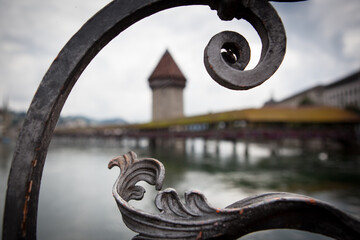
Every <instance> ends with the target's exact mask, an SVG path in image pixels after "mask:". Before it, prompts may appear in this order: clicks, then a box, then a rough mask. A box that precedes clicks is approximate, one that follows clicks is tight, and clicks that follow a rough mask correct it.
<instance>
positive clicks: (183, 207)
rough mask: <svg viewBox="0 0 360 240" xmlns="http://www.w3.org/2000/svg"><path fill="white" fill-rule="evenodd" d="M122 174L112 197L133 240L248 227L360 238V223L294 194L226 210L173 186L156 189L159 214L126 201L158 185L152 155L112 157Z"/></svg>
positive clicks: (231, 233) (217, 234) (234, 234)
mask: <svg viewBox="0 0 360 240" xmlns="http://www.w3.org/2000/svg"><path fill="white" fill-rule="evenodd" d="M114 166H117V167H119V168H120V170H121V171H120V175H119V177H118V179H117V180H116V182H115V184H114V187H113V196H114V198H115V200H116V203H117V205H118V208H119V210H120V212H121V214H122V217H123V221H124V222H125V224H126V225H127V226H128V227H129V228H130V229H131V230H133V231H135V232H137V233H139V235H138V236H136V237H134V239H147V240H151V239H237V238H239V237H241V236H244V235H246V234H248V233H251V232H256V231H260V230H266V229H275V228H291V229H298V230H305V231H309V232H314V233H320V234H323V235H326V236H329V237H333V238H335V239H343V240H351V239H359V237H360V222H359V221H358V220H356V219H355V218H353V217H352V216H350V215H347V214H345V213H343V212H341V211H340V210H338V209H336V208H334V207H332V206H331V205H329V204H327V203H325V202H322V201H319V200H315V199H313V198H310V197H307V196H302V195H298V194H292V193H266V194H261V195H257V196H252V197H249V198H246V199H243V200H241V201H238V202H236V203H234V204H232V205H230V206H228V207H226V208H225V209H219V208H214V207H212V206H210V204H209V203H208V202H207V200H206V197H205V196H204V195H203V194H202V193H200V192H198V191H189V192H186V193H185V204H184V203H182V201H181V200H180V197H179V196H178V194H177V192H176V191H175V190H174V189H171V188H168V189H165V190H163V191H160V192H159V193H158V194H157V196H156V198H155V205H156V207H157V208H158V210H159V211H160V213H159V214H151V213H146V212H143V211H141V210H138V209H135V208H133V207H132V206H131V205H130V204H129V203H128V201H129V200H141V199H142V198H143V196H144V193H145V190H144V188H143V187H141V186H138V185H136V183H137V182H139V181H145V182H147V183H149V184H151V185H155V187H156V189H157V190H160V189H161V186H162V182H163V180H164V177H165V169H164V166H163V165H162V163H161V162H159V161H158V160H156V159H152V158H143V159H138V158H137V156H136V154H135V153H134V152H129V153H127V154H125V155H123V156H120V157H117V158H114V159H113V160H111V161H110V163H109V168H112V167H114Z"/></svg>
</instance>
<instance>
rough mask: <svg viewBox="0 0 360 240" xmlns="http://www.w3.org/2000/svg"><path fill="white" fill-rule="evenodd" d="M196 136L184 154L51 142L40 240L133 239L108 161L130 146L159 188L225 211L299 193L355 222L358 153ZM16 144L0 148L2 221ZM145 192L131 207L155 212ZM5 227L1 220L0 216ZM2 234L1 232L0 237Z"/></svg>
mask: <svg viewBox="0 0 360 240" xmlns="http://www.w3.org/2000/svg"><path fill="white" fill-rule="evenodd" d="M204 144H205V142H204V141H202V140H201V139H196V140H187V141H186V145H185V150H184V151H181V152H177V151H174V149H171V148H157V149H156V150H150V149H149V148H148V147H147V143H146V141H141V142H140V144H134V142H133V141H125V142H124V141H123V142H118V141H114V140H94V139H88V140H70V139H54V140H53V141H52V143H51V145H50V148H49V152H48V156H47V160H46V163H45V169H44V173H43V178H42V185H41V191H40V201H39V212H38V239H44V240H48V239H72V240H76V239H87V240H91V239H131V238H132V237H133V236H135V235H136V234H135V233H133V232H132V231H130V230H129V229H127V228H126V226H125V225H124V224H123V222H122V219H121V215H120V212H119V211H118V209H117V206H116V203H115V201H114V199H113V197H112V194H111V190H112V186H113V184H114V182H115V180H116V178H117V176H118V174H119V169H117V168H114V169H112V170H109V169H107V164H108V162H109V161H110V160H111V159H112V158H114V157H116V156H118V155H122V154H124V153H126V152H128V151H129V150H130V149H131V150H133V151H135V152H136V153H137V154H138V157H139V158H140V157H153V158H156V159H158V160H160V161H162V162H163V164H164V166H165V169H166V176H165V181H164V185H163V189H164V188H167V187H171V188H175V189H176V190H177V192H178V193H179V195H183V193H184V192H185V191H187V190H192V189H197V190H199V191H201V192H202V193H204V195H205V196H206V197H207V199H208V201H209V202H210V204H211V205H212V206H214V207H219V208H223V207H226V206H228V205H230V204H232V203H233V202H236V201H238V200H240V199H242V198H245V197H248V196H251V195H255V194H259V193H265V192H273V191H277V192H279V191H286V192H294V193H299V194H304V195H308V196H311V197H313V198H317V199H319V200H323V201H326V202H329V203H330V204H332V205H334V206H336V207H337V208H340V209H341V210H343V211H345V212H348V213H350V214H352V215H355V216H357V217H360V156H359V154H355V153H348V152H341V151H335V152H310V151H303V150H301V149H297V148H281V149H276V150H277V151H276V152H277V154H276V155H274V151H272V150H274V148H273V146H269V145H265V144H255V143H252V144H250V145H249V148H248V154H245V144H243V143H241V142H238V143H236V144H235V145H234V144H233V143H231V142H226V141H221V142H220V143H219V147H218V150H217V147H216V143H215V142H211V141H209V142H207V145H206V148H205V147H204V146H205V145H204ZM13 148H14V147H13V145H11V144H10V145H9V144H7V145H4V144H2V145H0V216H2V214H3V206H4V198H5V191H6V182H7V176H8V171H9V168H10V165H11V158H12V152H13ZM141 184H142V186H144V187H145V188H146V191H147V192H146V194H145V198H144V199H143V200H141V201H140V202H135V201H131V202H130V203H131V204H132V205H134V206H135V207H137V208H140V209H142V210H145V211H149V212H156V211H157V210H156V208H155V206H154V203H153V199H154V198H155V195H156V191H155V189H154V188H153V187H152V186H149V185H147V184H145V183H141ZM0 223H1V225H2V219H0ZM1 231H2V230H0V232H1ZM241 239H247V240H249V239H270V240H271V239H304V240H305V239H314V240H315V239H319V240H321V239H329V238H327V237H324V236H321V235H317V234H311V233H307V232H302V231H294V230H271V231H262V232H257V233H253V234H249V235H247V236H245V237H243V238H241Z"/></svg>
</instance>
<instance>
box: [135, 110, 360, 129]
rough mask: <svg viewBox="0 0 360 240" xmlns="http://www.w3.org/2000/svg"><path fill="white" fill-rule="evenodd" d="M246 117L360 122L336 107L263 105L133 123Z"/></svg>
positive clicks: (151, 125) (155, 124)
mask: <svg viewBox="0 0 360 240" xmlns="http://www.w3.org/2000/svg"><path fill="white" fill-rule="evenodd" d="M237 120H239V121H241V120H243V121H246V122H249V123H251V122H253V123H360V116H359V115H357V114H355V113H352V112H349V111H346V110H343V109H339V108H334V107H299V108H285V107H263V108H258V109H244V110H235V111H228V112H220V113H212V114H205V115H198V116H192V117H184V118H178V119H171V120H166V121H157V122H150V123H144V124H136V125H133V126H134V127H137V128H165V127H170V126H175V125H190V124H201V123H216V122H231V121H237Z"/></svg>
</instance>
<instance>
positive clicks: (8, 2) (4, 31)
mask: <svg viewBox="0 0 360 240" xmlns="http://www.w3.org/2000/svg"><path fill="white" fill-rule="evenodd" d="M108 2H110V1H109V0H86V1H85V0H61V1H59V0H46V1H43V0H0V6H1V8H0V101H1V102H3V101H4V100H6V99H8V101H9V106H10V108H12V109H13V110H17V111H26V110H27V108H28V106H29V104H30V102H31V99H32V97H33V95H34V93H35V91H36V89H37V87H38V85H39V83H40V81H41V79H42V77H43V75H44V74H45V72H46V71H47V69H48V68H49V66H50V64H51V62H52V61H53V59H54V58H55V56H56V55H57V53H58V52H59V51H60V49H61V48H62V47H63V46H64V45H65V44H66V42H67V41H68V40H69V39H70V38H71V36H72V35H73V34H74V33H75V32H76V31H77V30H78V29H79V28H80V27H81V26H82V25H83V24H84V23H85V22H86V20H87V19H89V18H90V17H91V16H92V15H94V14H95V13H96V12H97V11H98V10H100V9H101V8H102V7H103V6H105V5H106V4H107V3H108ZM273 5H274V6H275V8H276V9H277V11H278V13H279V15H280V17H281V18H282V20H283V23H284V25H285V29H286V32H287V40H288V42H287V53H286V56H285V59H284V61H283V63H282V65H281V66H280V68H279V70H278V71H277V72H276V73H275V74H274V75H273V77H272V78H270V79H269V80H268V81H266V82H265V83H264V84H262V85H260V86H258V87H256V88H254V89H251V90H248V91H234V90H229V89H225V88H223V87H221V86H220V85H218V84H217V83H216V82H215V81H213V80H212V79H211V78H210V76H209V75H208V74H207V72H206V70H205V67H204V65H203V51H204V48H205V46H206V45H207V43H208V41H209V40H210V38H211V37H212V36H213V35H215V34H216V33H218V32H221V31H224V30H232V31H236V32H239V33H241V34H242V35H244V36H245V38H246V39H247V40H248V41H249V44H250V46H251V51H252V59H251V62H250V65H249V68H251V67H254V66H255V65H256V63H257V60H258V58H259V55H260V47H261V42H260V39H259V37H258V36H257V34H256V32H255V30H254V29H253V28H252V27H251V26H250V25H249V24H248V23H247V22H245V21H238V20H234V21H231V22H223V21H221V20H220V19H219V18H218V17H217V15H216V12H215V11H212V10H210V8H209V7H206V6H190V7H180V8H175V9H170V10H166V11H164V12H161V13H157V14H155V15H153V16H150V17H148V18H146V19H143V20H141V21H140V22H138V23H136V24H135V25H133V26H131V27H130V28H129V29H127V30H125V31H124V32H123V33H121V34H120V35H119V36H118V37H117V38H115V39H114V40H113V41H112V42H110V44H108V45H107V46H106V47H105V48H104V49H103V50H102V51H101V52H100V53H99V54H98V55H97V56H96V57H95V59H94V60H93V61H92V62H91V63H90V65H89V66H88V67H87V69H86V70H85V71H84V73H83V74H82V75H81V77H80V79H79V80H78V83H77V84H76V85H75V87H74V89H73V91H72V92H71V94H70V96H69V98H68V101H67V102H66V104H65V107H64V109H63V111H62V115H85V116H89V117H94V118H97V119H105V118H113V117H122V118H124V119H125V120H127V121H131V122H144V121H149V120H150V119H151V91H150V88H149V86H148V82H147V78H148V77H149V75H150V74H151V72H152V70H153V69H154V68H155V66H156V64H157V63H158V61H159V59H160V57H161V56H162V55H163V53H164V52H165V50H166V49H168V50H169V51H170V53H171V54H172V56H173V58H174V59H175V61H176V62H177V63H178V65H179V67H180V69H181V70H182V72H183V73H184V75H185V77H186V78H187V86H186V88H185V92H184V99H185V104H184V107H185V109H184V110H185V114H186V115H195V114H203V113H209V112H217V111H227V110H233V109H242V108H249V107H260V106H262V104H263V103H264V102H265V101H267V100H269V98H270V96H273V97H274V98H275V100H280V99H282V98H284V97H287V96H289V95H291V94H294V93H297V92H299V91H302V90H304V89H306V88H308V87H312V86H315V85H318V84H327V83H330V82H333V81H335V80H337V79H339V78H342V77H345V76H347V75H349V74H351V73H353V72H355V71H358V70H359V69H360V14H359V12H360V1H359V0H346V1H344V0H310V1H307V2H298V3H273ZM1 105H2V104H1ZM1 105H0V106H1Z"/></svg>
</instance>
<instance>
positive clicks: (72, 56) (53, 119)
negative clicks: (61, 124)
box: [3, 0, 291, 240]
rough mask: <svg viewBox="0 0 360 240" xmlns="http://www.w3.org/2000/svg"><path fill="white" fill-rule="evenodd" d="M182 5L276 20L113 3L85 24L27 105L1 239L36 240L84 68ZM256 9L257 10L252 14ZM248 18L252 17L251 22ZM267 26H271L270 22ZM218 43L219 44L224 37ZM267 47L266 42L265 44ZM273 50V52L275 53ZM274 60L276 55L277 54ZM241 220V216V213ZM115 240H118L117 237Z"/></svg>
mask: <svg viewBox="0 0 360 240" xmlns="http://www.w3.org/2000/svg"><path fill="white" fill-rule="evenodd" d="M290 1H291V0H290ZM248 4H250V5H248ZM185 5H208V6H211V8H212V9H216V10H218V15H219V16H220V17H221V18H222V19H229V18H232V17H236V18H242V17H243V18H245V19H247V20H250V21H253V22H254V23H255V24H258V23H264V24H265V22H266V21H267V20H266V18H265V19H262V17H264V16H263V15H261V12H260V13H259V12H258V13H257V11H270V12H271V13H272V16H275V18H277V14H276V12H275V10H273V9H272V7H271V6H270V5H269V4H268V3H267V1H266V0H249V1H245V0H244V1H232V0H193V1H192V0H137V1H127V0H115V1H113V2H111V3H110V4H108V5H107V6H106V7H104V8H103V9H102V10H100V11H99V12H98V13H97V14H96V15H95V16H94V17H92V18H91V19H90V20H89V21H88V22H86V23H85V24H84V26H83V27H82V28H81V29H80V30H79V31H78V32H77V33H76V34H75V35H74V36H73V37H72V38H71V39H70V40H69V42H68V43H67V44H66V45H65V46H64V48H63V49H62V50H61V51H60V53H59V55H58V56H57V57H56V58H55V60H54V62H53V63H52V65H51V66H50V68H49V70H48V71H47V73H46V74H45V76H44V78H43V79H42V81H41V83H40V86H39V87H38V90H37V92H36V94H35V96H34V98H33V100H32V103H31V105H30V108H29V110H28V112H27V116H26V119H25V122H24V125H23V127H22V130H21V132H20V135H19V138H18V141H17V145H16V149H15V153H14V158H13V162H12V166H11V170H10V174H9V180H8V188H7V194H6V202H5V211H4V224H3V239H6V240H8V239H36V222H37V208H38V198H39V189H40V182H41V176H42V171H43V167H44V163H45V159H46V154H47V150H48V146H49V143H50V140H51V137H52V134H53V131H54V128H55V125H56V123H57V120H58V118H59V115H60V112H61V109H62V107H63V105H64V103H65V101H66V99H67V97H68V95H69V93H70V91H71V89H72V87H73V86H74V84H75V83H76V81H77V79H78V78H79V76H80V75H81V73H82V72H83V70H84V69H85V68H86V66H87V65H88V64H89V62H90V61H91V60H92V59H93V58H94V57H95V56H96V54H97V53H98V52H99V51H100V50H101V49H102V48H103V47H104V46H105V45H106V44H107V43H109V42H110V41H111V40H112V39H113V38H114V37H116V36H117V35H118V34H119V33H121V32H122V31H123V30H125V29H126V28H128V27H129V26H131V25H132V24H133V23H135V22H137V21H139V20H141V19H143V18H145V17H147V16H149V15H151V14H154V13H156V12H159V11H161V10H165V9H168V8H172V7H177V6H185ZM234 6H237V7H236V8H235V9H236V11H235V12H233V11H232V10H231V9H233V7H234ZM256 6H260V9H257V8H256ZM268 9H271V10H268ZM238 10H241V11H240V13H241V14H240V13H238V12H237V11H238ZM242 14H244V15H242ZM251 16H254V18H255V20H254V19H252V17H251ZM256 16H259V17H260V19H256ZM272 21H273V20H270V22H272ZM274 22H275V23H276V24H277V25H278V24H280V23H281V21H279V19H277V20H274ZM265 25H266V24H265ZM269 27H272V26H269ZM255 28H256V29H257V31H258V32H259V34H261V35H262V34H263V33H262V30H259V28H258V26H255ZM266 28H267V25H266V26H265V29H264V31H265V30H267V31H268V30H269V29H266ZM281 28H282V26H281ZM260 29H262V28H260ZM266 33H267V32H266V31H265V33H264V34H265V36H264V37H265V38H263V37H262V36H260V37H261V39H262V41H263V44H264V43H265V45H266V44H269V46H270V45H271V44H272V42H271V41H269V40H266V38H267V35H266ZM269 33H270V34H271V30H269ZM280 35H281V37H280V41H279V42H276V43H274V44H275V45H277V44H279V47H280V48H279V49H280V50H281V51H280V52H281V53H282V48H283V47H284V44H283V40H284V39H283V37H284V36H282V34H280ZM221 36H222V35H221ZM221 38H222V39H223V37H221ZM264 39H265V40H264ZM225 40H226V39H225ZM266 41H269V42H268V43H267V42H266ZM234 46H235V47H236V48H237V47H238V46H237V45H236V44H226V45H225V47H226V49H225V50H226V51H227V53H226V54H225V55H227V56H230V57H231V56H234V54H235V56H236V57H237V58H238V56H237V53H236V48H234ZM221 47H223V46H221ZM208 49H209V51H208V52H207V53H206V56H207V58H209V59H210V58H212V53H211V52H212V51H214V50H215V51H216V49H215V48H213V47H212V44H210V45H209V47H208ZM263 49H268V46H263ZM270 49H272V48H270ZM274 49H275V50H276V49H278V48H276V47H275V48H274ZM226 51H225V52H226ZM214 54H218V55H219V54H220V56H221V51H220V52H215V53H214ZM268 54H269V55H268ZM276 54H278V53H277V50H276V53H275V55H276ZM239 56H240V55H239ZM268 56H272V54H270V53H263V55H262V61H261V62H260V63H259V65H258V66H260V65H261V63H262V62H264V61H265V60H267V58H268ZM276 56H277V55H276ZM225 58H226V57H225ZM239 59H242V57H239ZM279 61H280V60H279ZM279 61H278V62H279ZM230 62H231V58H230ZM280 62H281V61H280ZM216 64H217V63H216ZM275 65H277V64H275ZM240 69H241V68H240ZM255 69H259V68H255ZM256 71H258V70H256ZM264 71H266V72H269V71H270V70H267V69H264ZM271 71H272V70H271ZM271 71H270V72H271ZM245 72H246V71H245ZM220 73H221V74H224V71H223V70H221V71H219V74H220ZM211 74H212V76H213V77H214V76H215V75H216V74H217V70H215V71H214V72H213V73H211ZM219 76H220V75H219ZM255 77H257V75H255ZM215 80H217V81H218V82H223V85H226V86H227V87H230V88H234V89H245V88H249V87H252V86H255V85H257V84H260V83H261V82H262V81H263V78H261V79H260V80H255V82H252V80H245V81H244V80H239V81H238V80H236V81H233V79H230V80H229V79H227V78H221V79H220V78H217V77H216V76H215ZM244 82H245V84H244ZM69 167H70V166H69ZM135 190H136V191H134V193H135V194H137V189H135ZM131 197H133V196H131ZM134 214H135V213H134ZM243 214H245V210H244V213H243ZM206 234H207V233H205V232H201V233H200V232H199V233H197V235H196V236H197V237H198V238H204V237H205V236H208V235H206ZM119 237H120V238H121V236H119Z"/></svg>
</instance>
